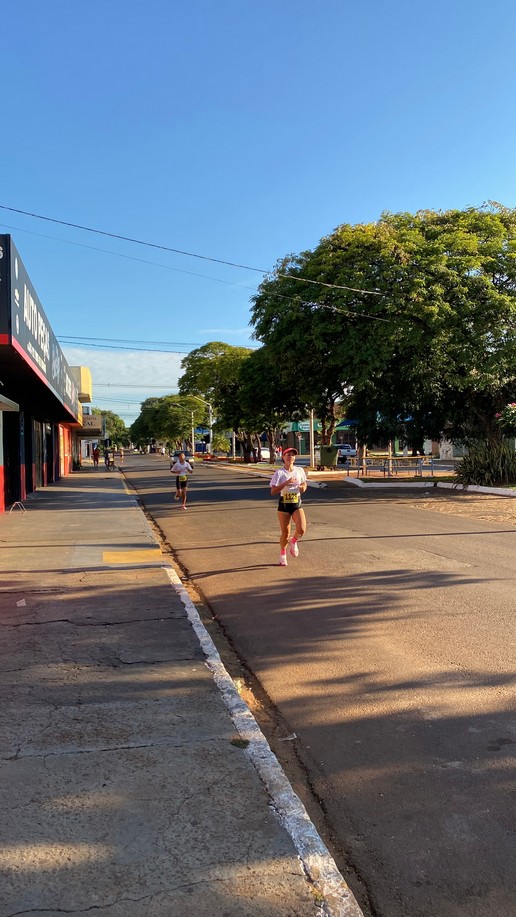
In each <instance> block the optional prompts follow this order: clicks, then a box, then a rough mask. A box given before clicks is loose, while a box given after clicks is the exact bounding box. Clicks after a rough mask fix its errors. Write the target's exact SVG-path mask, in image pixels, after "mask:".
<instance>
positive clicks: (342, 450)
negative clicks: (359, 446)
mask: <svg viewBox="0 0 516 917" xmlns="http://www.w3.org/2000/svg"><path fill="white" fill-rule="evenodd" d="M356 454H357V450H356V449H355V448H354V447H353V446H350V445H349V443H342V444H341V445H340V446H339V449H338V452H337V456H338V461H339V462H345V461H346V459H347V458H354V457H355V455H356Z"/></svg>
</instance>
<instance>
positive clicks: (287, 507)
mask: <svg viewBox="0 0 516 917" xmlns="http://www.w3.org/2000/svg"><path fill="white" fill-rule="evenodd" d="M298 509H301V497H300V498H299V500H298V501H297V503H285V502H284V501H283V497H280V498H279V503H278V513H288V514H289V516H292V515H293V514H294V513H295V512H296V510H298Z"/></svg>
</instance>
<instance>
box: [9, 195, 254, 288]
mask: <svg viewBox="0 0 516 917" xmlns="http://www.w3.org/2000/svg"><path fill="white" fill-rule="evenodd" d="M6 209H8V208H6ZM20 213H23V211H20ZM41 219H45V218H44V217H42V218H41ZM2 226H5V228H6V229H15V230H16V232H25V233H27V234H28V235H30V236H37V237H38V238H39V239H51V240H52V241H53V242H62V243H64V245H75V246H76V247H77V248H87V249H88V250H89V251H92V252H102V253H103V254H104V255H114V256H115V258H125V259H126V260H127V261H136V262H138V263H139V264H150V265H152V266H153V267H162V268H164V269H165V270H166V271H175V272H176V273H177V274H188V276H189V277H200V278H201V279H202V280H213V281H214V282H215V283H224V284H226V285H227V286H230V287H237V289H240V290H250V291H251V292H252V293H256V292H257V290H256V288H255V287H246V286H244V284H242V283H233V281H232V280H223V279H222V278H221V277H211V276H210V275H209V274H198V273H197V272H196V271H186V270H185V269H184V268H180V267H174V266H173V265H172V264H162V263H160V262H158V261H148V260H147V259H146V258H136V257H135V256H134V255H127V254H125V253H124V252H114V251H112V250H111V249H110V248H99V247H98V246H97V245H86V244H85V243H84V242H74V241H73V240H72V239H58V238H56V236H48V235H46V234H45V233H42V232H33V231H31V230H30V229H21V228H20V227H19V226H10V225H9V224H8V223H2ZM92 231H93V230H92ZM142 244H143V243H142Z"/></svg>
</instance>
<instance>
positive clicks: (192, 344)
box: [57, 334, 201, 347]
mask: <svg viewBox="0 0 516 917" xmlns="http://www.w3.org/2000/svg"><path fill="white" fill-rule="evenodd" d="M71 337H73V338H80V340H81V341H120V342H121V343H122V344H169V345H170V346H171V347H200V346H201V345H200V344H198V343H197V342H196V341H193V342H192V341H134V340H131V338H100V337H85V336H83V335H82V334H73V335H72V334H61V335H58V336H57V339H58V340H59V341H64V340H66V339H68V338H71Z"/></svg>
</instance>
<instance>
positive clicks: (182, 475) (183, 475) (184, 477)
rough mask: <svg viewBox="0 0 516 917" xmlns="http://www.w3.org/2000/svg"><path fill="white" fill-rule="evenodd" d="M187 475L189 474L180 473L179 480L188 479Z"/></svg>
mask: <svg viewBox="0 0 516 917" xmlns="http://www.w3.org/2000/svg"><path fill="white" fill-rule="evenodd" d="M187 477H188V475H186V474H180V475H179V480H180V481H186V479H187Z"/></svg>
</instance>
